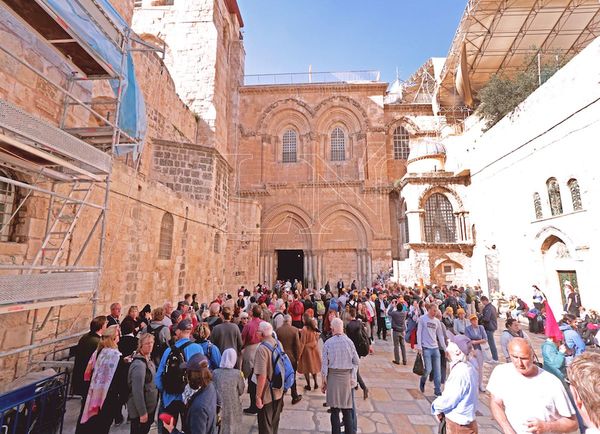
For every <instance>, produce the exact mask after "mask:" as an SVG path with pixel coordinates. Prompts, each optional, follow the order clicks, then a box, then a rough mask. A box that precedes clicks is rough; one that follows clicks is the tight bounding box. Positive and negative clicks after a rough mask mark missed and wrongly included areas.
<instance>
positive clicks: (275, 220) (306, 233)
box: [261, 204, 314, 251]
mask: <svg viewBox="0 0 600 434" xmlns="http://www.w3.org/2000/svg"><path fill="white" fill-rule="evenodd" d="M311 227H312V219H311V218H310V216H309V215H308V214H307V213H306V212H305V211H304V210H302V209H301V208H299V207H297V206H295V205H292V204H280V205H277V206H274V207H272V208H271V209H270V210H268V211H267V212H266V213H265V214H264V215H263V218H262V222H261V249H262V250H263V251H272V250H276V249H277V248H278V247H280V246H279V245H278V244H281V245H282V246H283V244H284V243H282V240H284V239H285V238H286V237H289V236H294V237H295V239H294V240H292V242H293V243H296V244H294V245H291V244H289V241H290V240H289V239H288V240H287V241H286V243H285V244H286V245H285V247H286V248H299V249H301V250H310V249H311V248H312V246H313V245H314V242H313V234H312V232H313V231H311Z"/></svg>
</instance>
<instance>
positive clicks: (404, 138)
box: [394, 127, 410, 160]
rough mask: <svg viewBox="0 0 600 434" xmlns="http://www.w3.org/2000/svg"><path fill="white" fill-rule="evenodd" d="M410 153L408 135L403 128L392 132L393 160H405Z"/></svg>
mask: <svg viewBox="0 0 600 434" xmlns="http://www.w3.org/2000/svg"><path fill="white" fill-rule="evenodd" d="M409 153H410V147H409V135H408V131H406V128H404V127H397V128H396V129H395V130H394V160H407V159H408V154H409Z"/></svg>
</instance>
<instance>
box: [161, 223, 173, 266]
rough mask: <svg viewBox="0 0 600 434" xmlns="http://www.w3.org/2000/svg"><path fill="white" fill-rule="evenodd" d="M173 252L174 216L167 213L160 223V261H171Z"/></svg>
mask: <svg viewBox="0 0 600 434" xmlns="http://www.w3.org/2000/svg"><path fill="white" fill-rule="evenodd" d="M172 250H173V216H172V215H171V214H170V213H168V212H166V213H165V215H163V218H162V221H161V223H160V242H159V244H158V259H171V251H172Z"/></svg>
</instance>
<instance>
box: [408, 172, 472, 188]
mask: <svg viewBox="0 0 600 434" xmlns="http://www.w3.org/2000/svg"><path fill="white" fill-rule="evenodd" d="M408 184H430V185H446V184H459V185H464V186H468V185H470V184H471V176H470V175H468V174H465V175H460V174H458V175H456V174H454V172H429V173H424V174H416V173H407V174H406V175H404V177H403V178H402V179H401V180H400V182H399V183H397V184H396V187H400V188H404V187H405V186H406V185H408Z"/></svg>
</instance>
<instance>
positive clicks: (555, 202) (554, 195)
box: [546, 178, 563, 215]
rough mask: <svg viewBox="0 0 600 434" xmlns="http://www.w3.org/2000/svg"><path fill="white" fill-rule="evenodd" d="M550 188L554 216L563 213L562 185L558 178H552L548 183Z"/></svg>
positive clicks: (551, 210)
mask: <svg viewBox="0 0 600 434" xmlns="http://www.w3.org/2000/svg"><path fill="white" fill-rule="evenodd" d="M546 186H547V187H548V201H549V202H550V212H551V213H552V215H560V214H562V213H563V207H562V200H561V198H560V185H559V184H558V181H557V180H556V178H550V179H549V180H548V181H546Z"/></svg>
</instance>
